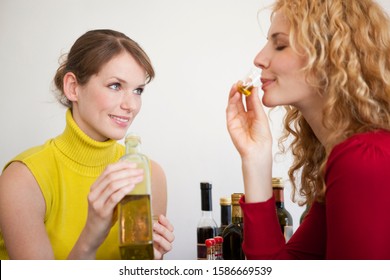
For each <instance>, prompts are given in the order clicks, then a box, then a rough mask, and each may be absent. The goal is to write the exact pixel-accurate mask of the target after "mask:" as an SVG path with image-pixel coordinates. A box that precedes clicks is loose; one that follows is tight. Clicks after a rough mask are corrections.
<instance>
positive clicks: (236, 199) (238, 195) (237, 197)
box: [232, 193, 244, 205]
mask: <svg viewBox="0 0 390 280" xmlns="http://www.w3.org/2000/svg"><path fill="white" fill-rule="evenodd" d="M243 195H244V194H243V193H233V194H232V204H235V205H238V204H240V203H239V202H240V198H241V197H242V196H243Z"/></svg>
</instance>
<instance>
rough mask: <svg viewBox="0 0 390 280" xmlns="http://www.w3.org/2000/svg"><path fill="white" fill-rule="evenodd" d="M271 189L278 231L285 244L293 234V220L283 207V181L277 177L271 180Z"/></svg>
mask: <svg viewBox="0 0 390 280" xmlns="http://www.w3.org/2000/svg"><path fill="white" fill-rule="evenodd" d="M272 189H273V195H274V198H275V206H276V212H277V215H278V220H279V224H280V229H281V231H282V233H283V235H284V238H285V239H286V242H287V241H288V240H289V239H290V237H291V236H292V234H293V219H292V216H291V214H290V212H288V211H287V209H286V208H285V206H284V184H283V179H282V178H279V177H275V178H272Z"/></svg>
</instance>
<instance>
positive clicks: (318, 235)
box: [241, 198, 326, 260]
mask: <svg viewBox="0 0 390 280" xmlns="http://www.w3.org/2000/svg"><path fill="white" fill-rule="evenodd" d="M241 208H242V210H243V213H244V242H243V250H244V252H245V256H246V258H247V259H249V260H250V259H281V260H288V259H303V260H309V259H323V258H324V257H325V239H326V225H325V223H324V222H323V221H325V207H324V205H322V204H319V203H314V204H313V206H312V207H311V209H310V211H309V213H308V214H307V216H306V218H305V221H304V222H303V223H302V225H301V226H299V228H298V230H297V231H296V232H295V233H294V235H293V236H292V237H291V239H290V240H289V242H288V243H287V244H285V240H284V237H283V235H282V232H281V231H280V226H279V223H278V219H277V216H276V210H275V200H274V199H273V198H271V199H269V200H268V201H266V202H261V203H245V201H244V199H242V201H241Z"/></svg>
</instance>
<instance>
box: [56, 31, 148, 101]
mask: <svg viewBox="0 0 390 280" xmlns="http://www.w3.org/2000/svg"><path fill="white" fill-rule="evenodd" d="M122 52H127V53H129V54H130V55H131V56H132V57H133V58H134V59H135V60H136V61H137V62H138V63H139V65H140V66H142V67H143V68H144V69H145V71H146V74H147V79H146V83H149V82H150V81H151V80H152V79H153V78H154V75H155V73H154V69H153V66H152V64H151V62H150V59H149V57H148V55H147V54H146V53H145V52H144V50H143V49H142V48H141V47H140V46H139V45H138V44H137V43H136V42H135V41H133V40H132V39H130V38H129V37H127V36H126V35H125V34H123V33H121V32H118V31H114V30H109V29H100V30H91V31H88V32H86V33H85V34H84V35H82V36H81V37H80V38H78V39H77V40H76V42H75V43H74V44H73V46H72V48H71V49H70V51H69V53H68V55H67V57H66V59H65V60H64V61H63V62H62V63H61V65H60V67H58V69H57V72H56V74H55V76H54V84H55V86H56V88H57V99H58V100H59V102H60V103H61V104H63V105H64V106H66V107H68V108H71V107H72V102H70V101H69V100H68V99H67V98H66V96H65V94H64V84H63V80H64V76H65V74H66V73H68V72H72V73H73V74H74V75H75V76H76V78H77V82H78V83H79V84H80V85H85V84H86V83H87V82H88V80H89V78H90V77H91V76H92V75H95V74H97V73H98V72H99V71H100V69H101V68H102V66H103V65H104V64H106V63H107V62H109V61H110V60H111V59H112V58H113V57H115V56H117V55H119V54H120V53H122Z"/></svg>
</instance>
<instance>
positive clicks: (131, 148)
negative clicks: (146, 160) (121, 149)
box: [126, 144, 141, 154]
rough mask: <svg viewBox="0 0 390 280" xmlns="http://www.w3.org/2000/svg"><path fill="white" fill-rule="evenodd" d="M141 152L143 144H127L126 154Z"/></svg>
mask: <svg viewBox="0 0 390 280" xmlns="http://www.w3.org/2000/svg"><path fill="white" fill-rule="evenodd" d="M139 153H141V145H139V144H138V145H137V146H134V145H130V144H126V154H139Z"/></svg>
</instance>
